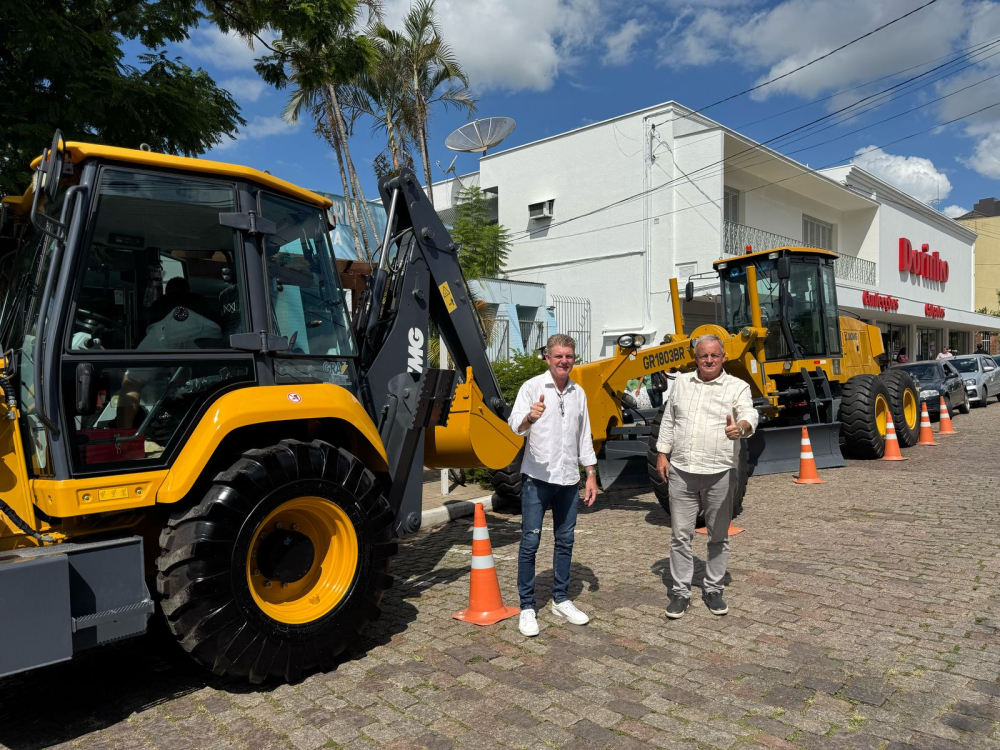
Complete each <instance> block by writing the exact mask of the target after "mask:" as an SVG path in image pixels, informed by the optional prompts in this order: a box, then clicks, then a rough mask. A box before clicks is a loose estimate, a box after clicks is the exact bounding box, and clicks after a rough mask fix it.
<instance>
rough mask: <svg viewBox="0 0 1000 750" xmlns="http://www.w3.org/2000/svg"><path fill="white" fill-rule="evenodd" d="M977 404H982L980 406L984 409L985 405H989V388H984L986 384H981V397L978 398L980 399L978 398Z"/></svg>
mask: <svg viewBox="0 0 1000 750" xmlns="http://www.w3.org/2000/svg"><path fill="white" fill-rule="evenodd" d="M979 404H980V405H981V406H982V407H983V408H984V409H985V408H986V407H987V406H989V405H990V392H989V390H988V389H987V388H986V386H985V385H984V386H983V395H982V398H980V399H979Z"/></svg>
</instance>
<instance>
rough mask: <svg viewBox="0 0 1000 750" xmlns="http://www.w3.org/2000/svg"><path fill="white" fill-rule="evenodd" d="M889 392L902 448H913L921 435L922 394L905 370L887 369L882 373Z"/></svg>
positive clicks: (890, 409)
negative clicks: (918, 391)
mask: <svg viewBox="0 0 1000 750" xmlns="http://www.w3.org/2000/svg"><path fill="white" fill-rule="evenodd" d="M881 378H882V383H883V385H885V391H886V393H888V394H889V412H890V413H891V414H892V424H893V427H894V428H895V429H896V440H897V442H899V447H900V448H911V447H913V446H914V445H916V444H917V440H918V439H919V437H920V394H919V393H917V389H916V386H914V385H913V378H912V377H910V374H909V373H908V372H906V371H905V370H886V371H885V372H883V373H882V375H881Z"/></svg>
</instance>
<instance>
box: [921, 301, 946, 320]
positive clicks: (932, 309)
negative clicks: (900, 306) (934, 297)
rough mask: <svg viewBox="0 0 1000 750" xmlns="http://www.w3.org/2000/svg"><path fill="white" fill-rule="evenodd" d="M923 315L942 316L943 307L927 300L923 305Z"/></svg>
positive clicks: (929, 316) (930, 316)
mask: <svg viewBox="0 0 1000 750" xmlns="http://www.w3.org/2000/svg"><path fill="white" fill-rule="evenodd" d="M924 315H926V316H927V317H928V318H944V308H943V307H940V306H939V305H932V304H931V303H930V302H928V303H927V304H925V305H924Z"/></svg>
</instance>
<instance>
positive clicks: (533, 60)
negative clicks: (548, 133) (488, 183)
mask: <svg viewBox="0 0 1000 750" xmlns="http://www.w3.org/2000/svg"><path fill="white" fill-rule="evenodd" d="M612 4H613V3H612V2H611V0H506V1H505V2H498V1H497V0H437V2H435V4H434V10H435V11H436V13H437V16H438V21H439V23H440V26H441V33H442V36H443V37H444V39H445V41H447V42H448V44H450V45H451V47H452V49H453V50H454V52H455V54H456V56H457V57H458V59H459V61H461V63H462V66H463V67H464V68H465V72H466V73H467V74H468V76H469V81H470V84H471V85H472V87H473V88H474V89H476V90H477V91H486V90H489V89H493V90H502V91H511V92H514V91H522V90H529V91H547V90H548V89H550V88H551V87H552V85H553V83H555V80H556V79H557V78H558V77H559V75H560V73H562V72H564V71H565V70H567V69H568V68H571V67H573V66H574V65H575V64H576V63H577V62H578V61H579V55H581V54H583V53H584V52H586V51H588V50H591V49H592V48H593V47H594V46H595V42H596V40H597V39H599V38H600V35H601V34H603V32H604V30H605V28H606V24H607V21H608V19H609V17H610V15H611V14H609V13H607V12H606V9H607V7H609V6H610V5H612ZM409 7H410V2H409V0H389V1H388V2H386V4H385V9H384V13H385V21H386V23H387V24H388V25H389V26H392V27H398V26H399V25H400V24H401V22H402V19H403V17H404V15H405V14H406V11H407V10H408V9H409Z"/></svg>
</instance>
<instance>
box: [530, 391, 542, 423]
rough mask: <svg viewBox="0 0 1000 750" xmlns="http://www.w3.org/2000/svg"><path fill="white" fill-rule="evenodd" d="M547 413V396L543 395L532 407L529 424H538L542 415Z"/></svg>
mask: <svg viewBox="0 0 1000 750" xmlns="http://www.w3.org/2000/svg"><path fill="white" fill-rule="evenodd" d="M544 412H545V394H544V393H543V394H542V395H541V396H539V397H538V400H537V401H536V402H535V403H533V404H532V405H531V411H530V412H528V424H534V423H535V422H537V421H538V420H539V419H540V418H541V416H542V414H543V413H544Z"/></svg>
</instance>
